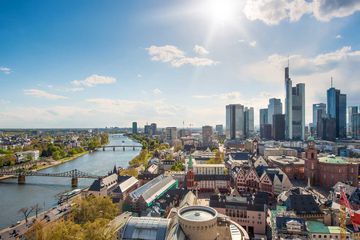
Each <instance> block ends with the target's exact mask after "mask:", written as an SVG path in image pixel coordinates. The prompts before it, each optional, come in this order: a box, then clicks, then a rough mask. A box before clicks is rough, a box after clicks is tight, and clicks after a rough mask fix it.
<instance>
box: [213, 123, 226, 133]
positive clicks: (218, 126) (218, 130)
mask: <svg viewBox="0 0 360 240" xmlns="http://www.w3.org/2000/svg"><path fill="white" fill-rule="evenodd" d="M215 131H216V133H217V134H218V135H223V134H224V127H223V125H222V124H218V125H216V126H215Z"/></svg>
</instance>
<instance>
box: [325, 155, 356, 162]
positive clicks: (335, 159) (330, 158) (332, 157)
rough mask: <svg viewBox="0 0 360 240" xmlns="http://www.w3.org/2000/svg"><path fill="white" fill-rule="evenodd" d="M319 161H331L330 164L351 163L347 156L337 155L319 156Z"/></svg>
mask: <svg viewBox="0 0 360 240" xmlns="http://www.w3.org/2000/svg"><path fill="white" fill-rule="evenodd" d="M319 161H320V162H322V163H330V164H347V163H349V162H348V161H347V160H346V159H345V158H343V157H339V156H335V155H328V156H326V157H319Z"/></svg>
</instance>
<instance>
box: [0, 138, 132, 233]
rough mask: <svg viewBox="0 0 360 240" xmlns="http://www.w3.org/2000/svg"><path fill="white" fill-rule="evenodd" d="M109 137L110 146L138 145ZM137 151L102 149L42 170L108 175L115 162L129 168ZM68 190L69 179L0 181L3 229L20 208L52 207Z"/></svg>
mask: <svg viewBox="0 0 360 240" xmlns="http://www.w3.org/2000/svg"><path fill="white" fill-rule="evenodd" d="M109 140H110V143H109V145H121V144H123V145H128V144H136V145H139V144H138V143H135V142H133V141H132V140H131V139H129V138H127V137H125V136H123V135H120V134H113V135H110V137H109ZM138 153H139V149H136V150H135V151H134V150H133V149H132V148H129V149H126V151H123V149H122V148H116V151H113V149H112V148H108V149H106V151H102V149H100V150H98V151H96V152H93V153H90V154H86V155H84V156H81V157H79V158H77V159H75V160H73V161H70V162H66V163H64V164H61V165H57V166H54V167H51V168H47V169H44V170H42V171H41V172H49V173H57V172H66V171H69V170H73V169H78V170H80V171H84V172H88V173H91V174H95V175H105V174H107V173H108V172H109V171H112V170H113V168H114V165H116V166H117V167H124V168H125V167H127V166H128V162H129V161H130V160H131V159H132V158H133V157H135V156H136V155H137V154H138ZM92 181H93V179H79V188H83V187H88V186H89V185H90V184H91V183H92ZM69 190H71V179H70V178H62V177H29V176H27V177H26V184H24V185H18V184H17V179H7V180H4V181H0V229H1V228H4V227H7V226H9V225H11V224H13V223H15V222H16V221H18V220H20V219H23V215H22V214H21V213H20V214H19V213H18V211H19V209H20V208H22V207H30V206H32V205H34V204H36V203H38V204H39V205H40V206H41V208H44V206H45V209H49V208H52V207H53V206H56V204H57V200H58V197H57V196H58V194H59V193H63V192H65V191H69Z"/></svg>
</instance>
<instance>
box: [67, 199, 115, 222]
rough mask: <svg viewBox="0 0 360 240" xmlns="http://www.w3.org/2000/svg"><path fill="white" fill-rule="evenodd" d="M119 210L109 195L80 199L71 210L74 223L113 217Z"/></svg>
mask: <svg viewBox="0 0 360 240" xmlns="http://www.w3.org/2000/svg"><path fill="white" fill-rule="evenodd" d="M118 212H119V209H118V207H117V206H116V204H114V203H113V202H112V201H111V199H110V198H109V197H105V198H104V197H94V196H90V197H87V198H85V199H82V200H81V201H80V202H79V203H78V204H77V205H76V207H75V208H74V210H73V211H72V213H73V216H74V221H75V223H79V224H84V223H86V222H88V221H91V222H92V221H95V219H97V218H104V219H113V218H114V217H115V216H116V215H117V214H118Z"/></svg>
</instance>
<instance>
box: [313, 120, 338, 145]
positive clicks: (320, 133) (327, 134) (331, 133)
mask: <svg viewBox="0 0 360 240" xmlns="http://www.w3.org/2000/svg"><path fill="white" fill-rule="evenodd" d="M317 137H318V138H319V139H322V140H327V141H335V139H336V120H335V118H330V117H325V118H321V119H320V118H318V122H317Z"/></svg>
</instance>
